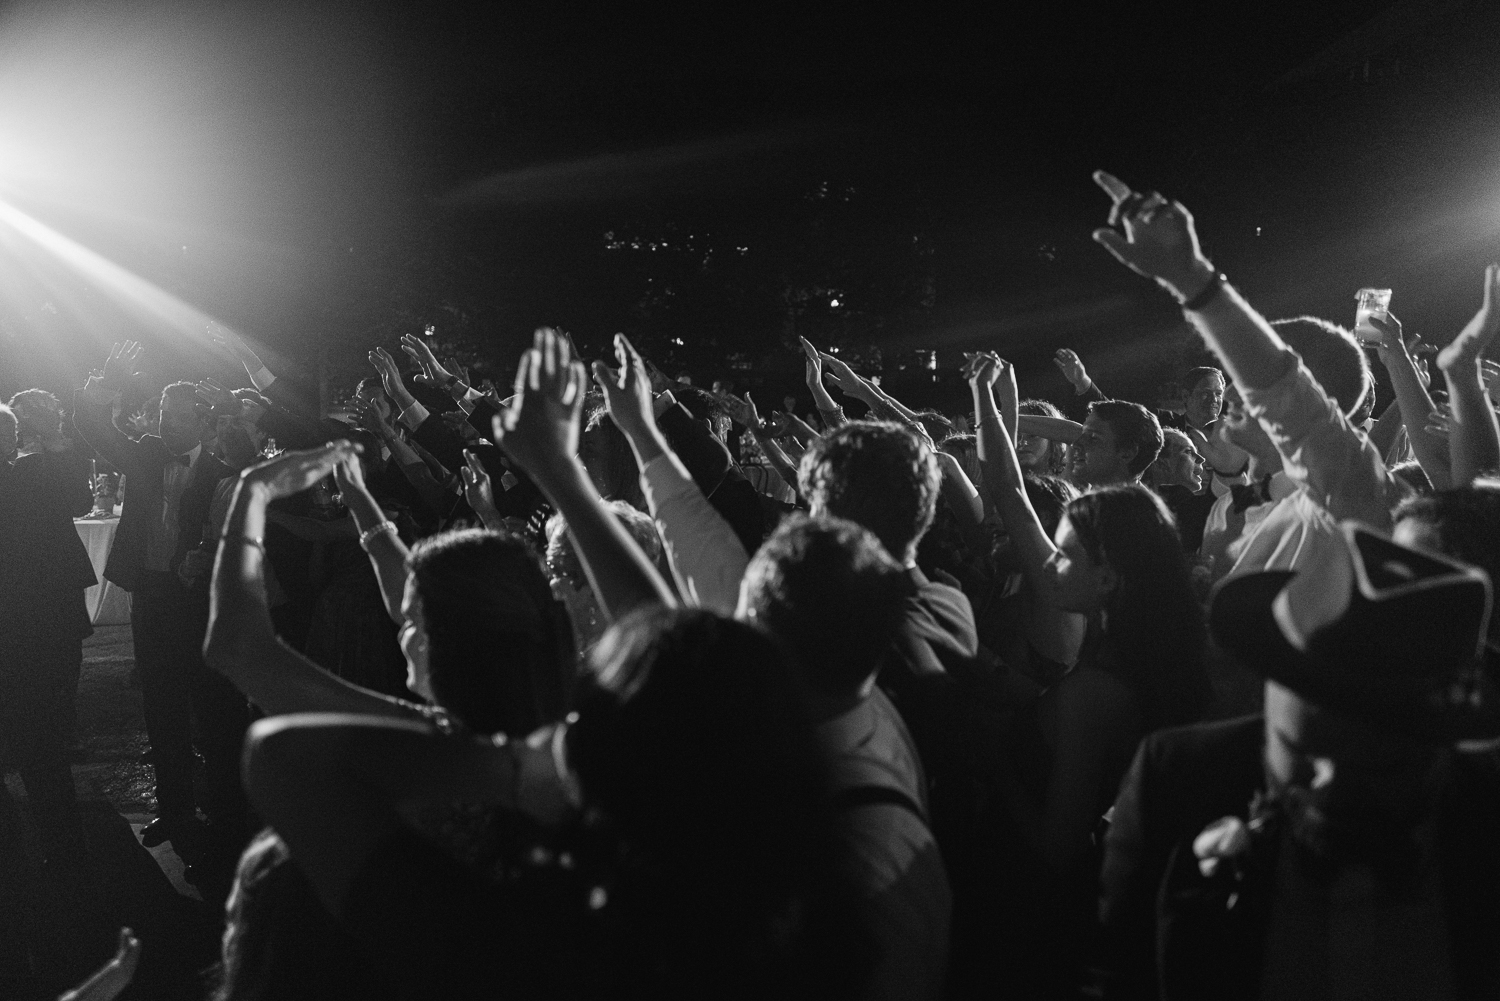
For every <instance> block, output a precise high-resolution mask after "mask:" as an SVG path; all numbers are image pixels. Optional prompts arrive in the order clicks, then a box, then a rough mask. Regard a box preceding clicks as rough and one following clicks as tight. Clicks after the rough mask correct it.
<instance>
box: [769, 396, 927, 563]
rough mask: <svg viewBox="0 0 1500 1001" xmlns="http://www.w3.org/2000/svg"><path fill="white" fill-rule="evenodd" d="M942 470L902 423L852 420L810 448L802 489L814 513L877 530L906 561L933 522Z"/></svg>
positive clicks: (799, 476)
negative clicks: (821, 510) (823, 513)
mask: <svg viewBox="0 0 1500 1001" xmlns="http://www.w3.org/2000/svg"><path fill="white" fill-rule="evenodd" d="M941 482H942V473H941V472H940V471H939V469H938V464H937V459H936V458H934V457H933V454H932V450H931V449H929V448H928V447H927V445H926V444H924V443H923V441H922V439H920V438H918V437H917V436H916V435H915V434H914V433H913V432H911V431H909V430H907V429H906V428H904V427H902V426H900V425H899V424H886V423H878V422H874V421H851V422H850V423H848V424H845V425H843V426H841V427H839V428H836V429H835V430H833V431H831V432H830V433H828V434H826V435H823V436H822V437H821V438H819V439H818V440H817V441H815V442H813V443H812V445H811V446H809V447H808V449H807V452H806V454H804V455H803V456H802V463H801V465H800V466H799V468H798V470H797V483H798V488H799V489H800V490H801V493H802V496H803V497H805V498H806V499H807V501H808V504H809V505H810V506H811V507H812V509H813V511H814V512H817V511H818V509H819V507H822V508H823V509H824V510H825V511H826V512H827V513H828V514H831V515H833V516H835V517H838V518H848V519H849V520H850V521H852V522H854V523H855V524H858V525H863V526H864V527H865V528H868V529H869V530H870V531H872V532H874V533H875V537H876V538H877V539H879V540H880V541H881V544H883V545H884V546H885V548H886V550H887V551H888V552H889V553H890V554H891V555H892V556H893V557H895V558H896V560H897V561H898V562H900V563H903V564H904V563H906V562H907V561H909V560H910V559H911V558H912V554H913V553H914V552H916V548H917V543H918V542H920V541H921V540H922V536H923V535H924V534H925V533H926V532H927V529H929V528H930V527H932V516H933V512H934V510H935V509H936V508H937V497H938V488H939V486H940V485H941Z"/></svg>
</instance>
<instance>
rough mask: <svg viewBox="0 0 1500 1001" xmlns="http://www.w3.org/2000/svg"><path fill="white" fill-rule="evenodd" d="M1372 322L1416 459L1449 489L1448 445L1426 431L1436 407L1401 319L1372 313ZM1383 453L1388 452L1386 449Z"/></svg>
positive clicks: (1440, 485) (1436, 483) (1437, 483)
mask: <svg viewBox="0 0 1500 1001" xmlns="http://www.w3.org/2000/svg"><path fill="white" fill-rule="evenodd" d="M1370 323H1371V325H1372V326H1374V327H1375V328H1376V329H1377V330H1379V331H1380V335H1381V344H1380V349H1379V354H1380V360H1381V362H1382V363H1383V364H1384V365H1385V369H1386V371H1387V372H1389V373H1390V376H1391V386H1392V388H1394V389H1395V391H1396V406H1397V407H1399V408H1400V411H1399V412H1400V415H1401V421H1402V423H1403V424H1405V425H1406V436H1407V438H1408V440H1410V441H1411V450H1412V453H1413V454H1415V455H1416V457H1417V462H1419V463H1420V464H1421V466H1422V471H1423V472H1425V473H1426V474H1427V478H1428V479H1430V480H1431V481H1432V485H1433V486H1434V487H1436V488H1437V489H1439V490H1446V489H1447V488H1448V486H1449V484H1450V483H1451V482H1452V479H1453V476H1452V470H1451V463H1450V460H1449V457H1448V446H1447V443H1446V442H1444V441H1443V440H1442V439H1441V438H1439V437H1437V436H1436V435H1433V434H1430V433H1428V431H1427V415H1428V414H1430V413H1432V412H1433V411H1434V410H1436V409H1437V408H1436V407H1435V406H1434V405H1433V402H1432V397H1431V396H1430V395H1428V393H1427V387H1426V386H1425V385H1424V384H1423V382H1422V376H1421V373H1419V372H1418V371H1417V366H1416V362H1415V361H1414V360H1413V359H1412V356H1411V354H1410V352H1408V350H1407V347H1406V342H1405V341H1404V340H1402V338H1401V322H1400V321H1399V320H1397V319H1396V318H1395V317H1394V316H1388V317H1387V318H1385V319H1382V318H1381V317H1379V316H1372V317H1371V318H1370ZM1393 437H1394V435H1393ZM1372 440H1373V436H1372ZM1377 447H1378V446H1377ZM1387 447H1389V446H1387ZM1381 454H1382V455H1383V454H1385V452H1384V449H1382V450H1381Z"/></svg>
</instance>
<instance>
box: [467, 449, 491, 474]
mask: <svg viewBox="0 0 1500 1001" xmlns="http://www.w3.org/2000/svg"><path fill="white" fill-rule="evenodd" d="M461 472H467V473H468V474H469V475H470V476H472V477H474V479H475V480H476V481H477V480H479V479H480V478H481V477H488V476H489V475H490V474H489V473H487V472H485V469H484V465H483V464H482V463H480V461H479V456H478V455H476V454H475V453H474V450H473V449H472V448H466V449H464V468H463V470H461Z"/></svg>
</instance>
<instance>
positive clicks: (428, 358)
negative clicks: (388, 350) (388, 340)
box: [401, 334, 452, 389]
mask: <svg viewBox="0 0 1500 1001" xmlns="http://www.w3.org/2000/svg"><path fill="white" fill-rule="evenodd" d="M401 350H402V351H405V352H406V353H407V355H409V356H410V357H411V359H412V361H414V362H416V363H417V367H418V368H420V369H421V370H422V371H421V373H420V374H418V375H417V376H415V379H416V381H417V382H420V383H422V384H423V385H426V386H431V387H432V388H434V389H443V388H446V386H447V383H448V380H449V379H450V378H452V375H451V374H450V373H449V371H448V370H447V369H446V368H444V367H443V365H442V363H441V362H439V361H438V360H437V355H435V354H433V353H432V348H430V347H428V345H427V342H426V341H425V340H423V339H422V338H420V337H417V336H416V335H415V334H402V335H401Z"/></svg>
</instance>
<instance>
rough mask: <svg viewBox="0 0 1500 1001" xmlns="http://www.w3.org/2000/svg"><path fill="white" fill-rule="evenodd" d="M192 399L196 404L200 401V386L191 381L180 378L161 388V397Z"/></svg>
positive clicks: (163, 398)
mask: <svg viewBox="0 0 1500 1001" xmlns="http://www.w3.org/2000/svg"><path fill="white" fill-rule="evenodd" d="M168 397H171V398H173V399H191V400H192V401H193V402H194V403H195V404H196V403H198V402H199V399H198V387H197V386H196V385H194V384H193V383H191V382H187V381H186V380H181V379H179V380H178V381H177V382H169V383H167V384H166V385H165V386H163V387H162V389H161V396H160V397H159V399H162V400H165V399H167V398H168Z"/></svg>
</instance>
